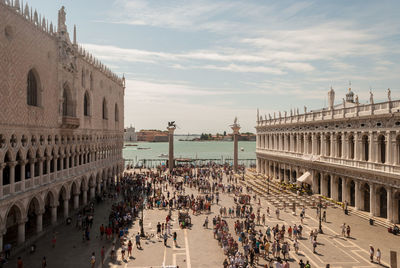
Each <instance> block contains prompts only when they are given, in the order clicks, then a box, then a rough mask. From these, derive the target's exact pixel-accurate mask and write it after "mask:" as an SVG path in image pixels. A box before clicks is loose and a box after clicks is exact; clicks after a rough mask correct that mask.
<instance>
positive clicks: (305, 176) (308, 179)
mask: <svg viewBox="0 0 400 268" xmlns="http://www.w3.org/2000/svg"><path fill="white" fill-rule="evenodd" d="M297 182H298V183H302V182H304V183H307V184H310V185H311V184H312V180H311V173H310V172H308V171H307V172H306V173H304V174H303V175H301V176H300V177H299V178H297Z"/></svg>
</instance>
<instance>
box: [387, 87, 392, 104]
mask: <svg viewBox="0 0 400 268" xmlns="http://www.w3.org/2000/svg"><path fill="white" fill-rule="evenodd" d="M391 95H392V93H391V91H390V88H388V89H387V96H388V101H392V96H391Z"/></svg>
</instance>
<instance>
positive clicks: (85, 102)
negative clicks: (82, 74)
mask: <svg viewBox="0 0 400 268" xmlns="http://www.w3.org/2000/svg"><path fill="white" fill-rule="evenodd" d="M83 115H84V116H90V98H89V93H88V92H87V91H86V92H85V95H84V96H83Z"/></svg>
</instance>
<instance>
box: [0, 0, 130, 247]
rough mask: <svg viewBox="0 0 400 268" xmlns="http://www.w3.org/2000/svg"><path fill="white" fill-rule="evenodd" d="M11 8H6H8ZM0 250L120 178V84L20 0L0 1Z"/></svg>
mask: <svg viewBox="0 0 400 268" xmlns="http://www.w3.org/2000/svg"><path fill="white" fill-rule="evenodd" d="M11 3H12V4H11ZM0 14H1V16H0V29H1V31H0V95H1V97H0V182H1V185H0V249H1V248H2V244H4V243H11V244H22V243H23V242H24V241H25V240H26V238H30V237H34V236H36V235H37V234H38V233H41V232H42V231H43V230H44V229H45V228H46V227H47V226H49V225H54V224H56V223H57V221H59V220H62V219H65V218H66V217H68V216H69V215H71V214H72V211H73V210H76V209H78V208H79V207H80V206H84V205H86V204H87V202H88V200H89V199H92V198H94V197H95V194H96V193H101V191H102V190H103V189H104V188H105V186H106V185H107V184H108V183H111V181H112V180H116V179H118V178H119V177H120V176H121V174H122V172H123V167H124V163H123V158H122V148H123V135H124V127H123V125H124V101H123V100H124V88H125V80H124V78H119V77H118V76H117V75H115V74H113V73H112V72H111V71H110V70H109V69H107V68H106V67H105V66H104V65H103V64H101V63H100V62H99V61H98V60H97V59H95V58H94V57H93V56H92V55H90V54H89V53H88V52H86V51H85V50H84V49H83V48H82V47H80V46H79V45H78V44H77V42H76V29H75V28H74V34H73V41H72V42H71V41H70V38H69V34H68V31H67V26H66V24H65V18H66V14H65V11H64V7H62V8H61V9H60V10H59V13H58V26H57V28H56V27H55V26H53V24H52V23H50V24H49V23H48V21H47V20H46V19H45V18H44V17H42V16H40V15H38V14H37V12H36V11H35V12H34V13H32V9H31V8H29V7H28V5H25V6H20V1H13V2H10V1H5V0H0Z"/></svg>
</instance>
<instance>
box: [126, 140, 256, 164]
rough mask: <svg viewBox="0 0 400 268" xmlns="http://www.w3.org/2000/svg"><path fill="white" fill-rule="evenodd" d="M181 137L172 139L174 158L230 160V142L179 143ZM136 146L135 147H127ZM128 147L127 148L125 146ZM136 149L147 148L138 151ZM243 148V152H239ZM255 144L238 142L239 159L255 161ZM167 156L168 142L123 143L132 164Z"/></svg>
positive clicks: (231, 146) (127, 157) (231, 145)
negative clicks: (163, 155) (162, 155)
mask: <svg viewBox="0 0 400 268" xmlns="http://www.w3.org/2000/svg"><path fill="white" fill-rule="evenodd" d="M181 138H182V137H175V139H174V156H175V158H192V159H221V158H223V159H232V158H233V142H232V141H179V139H181ZM130 144H136V145H137V146H129V145H130ZM127 145H128V146H127ZM138 148H149V149H144V150H140V149H138ZM241 148H243V151H241ZM255 150H256V143H255V142H254V141H239V159H255V158H256V155H255ZM161 154H165V155H167V154H168V142H137V143H129V142H127V143H125V148H124V150H123V156H124V158H125V160H127V161H129V162H133V163H137V162H139V161H140V160H141V159H160V160H162V159H166V158H167V157H159V156H160V155H161Z"/></svg>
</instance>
